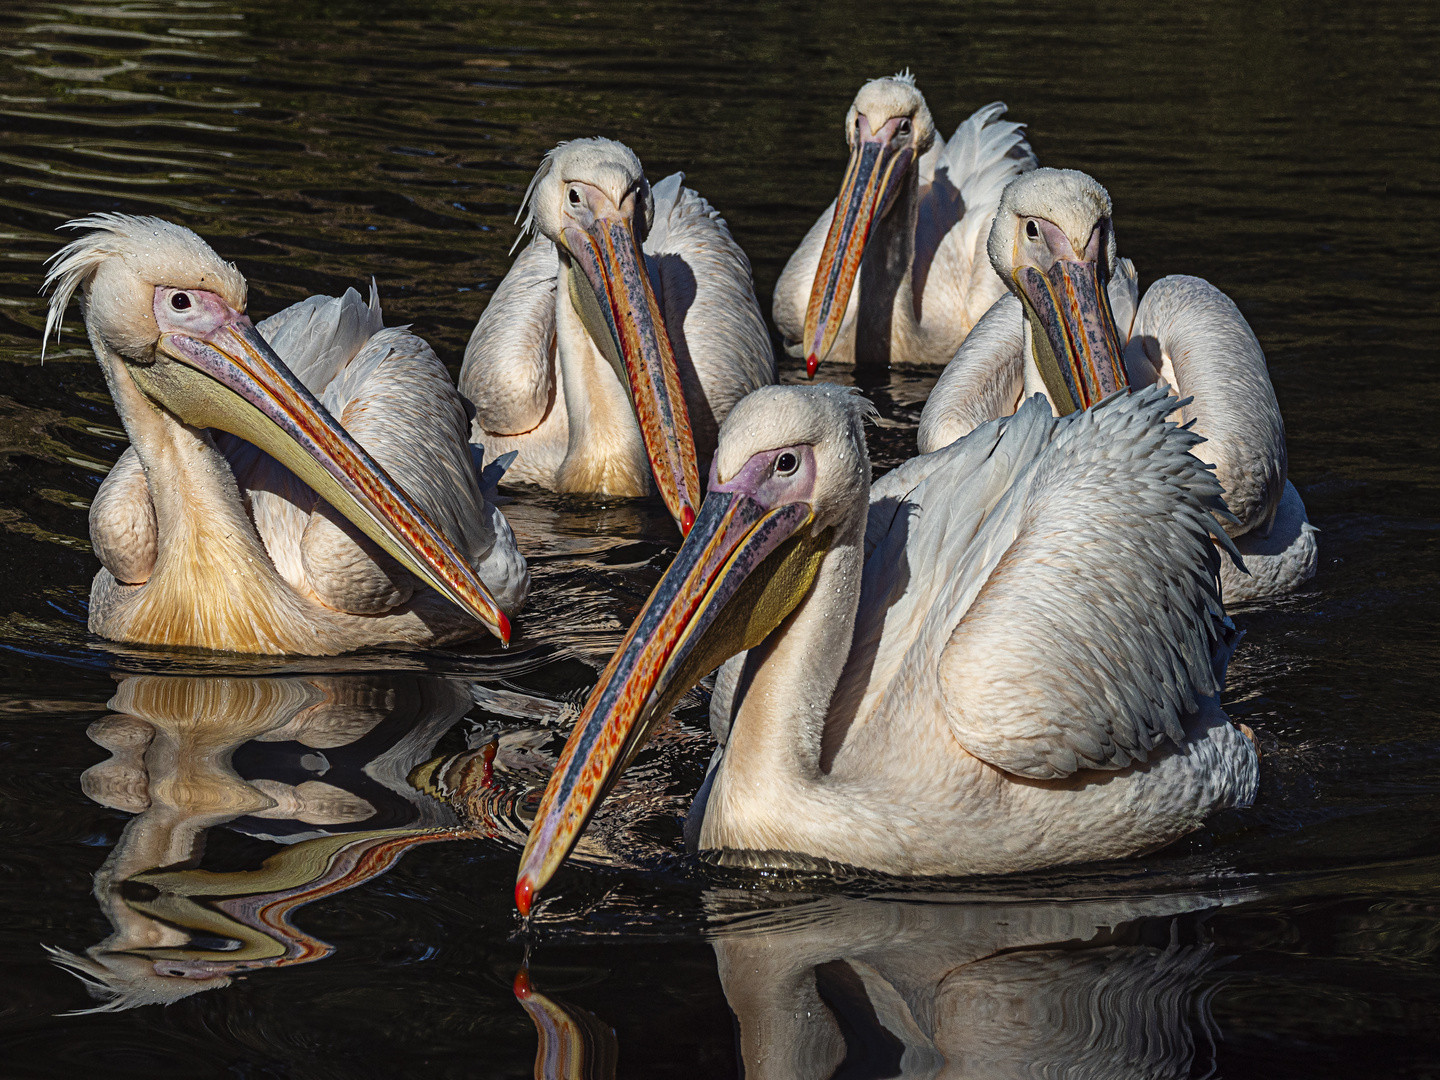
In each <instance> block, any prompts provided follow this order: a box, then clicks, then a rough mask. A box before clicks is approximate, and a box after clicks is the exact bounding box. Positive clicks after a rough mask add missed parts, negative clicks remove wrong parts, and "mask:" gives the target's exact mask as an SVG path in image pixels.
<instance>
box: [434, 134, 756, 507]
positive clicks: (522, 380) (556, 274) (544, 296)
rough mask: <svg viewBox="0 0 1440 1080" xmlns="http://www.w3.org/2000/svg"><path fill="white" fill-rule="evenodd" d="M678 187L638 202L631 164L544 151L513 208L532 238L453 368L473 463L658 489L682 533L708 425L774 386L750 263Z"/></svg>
mask: <svg viewBox="0 0 1440 1080" xmlns="http://www.w3.org/2000/svg"><path fill="white" fill-rule="evenodd" d="M683 180H684V174H683V173H675V174H674V175H672V176H668V177H666V178H665V179H664V180H662V181H660V183H659V184H657V185H655V188H654V189H653V191H652V189H651V187H650V183H649V181H648V180H647V179H646V178H645V172H644V170H643V169H642V168H641V165H640V159H639V158H637V157H636V156H635V154H634V152H633V151H631V150H630V149H629V147H627V146H624V145H622V144H621V143H618V142H614V141H612V140H610V139H576V140H575V141H573V142H566V143H561V144H560V145H559V146H557V147H556V148H555V149H554V150H551V151H550V152H549V153H548V154H546V155H545V160H544V162H543V163H542V164H541V166H540V169H539V171H538V172H536V174H535V178H534V179H533V180H532V181H531V182H530V188H529V190H528V191H527V192H526V196H525V203H526V206H528V207H529V216H528V217H527V218H526V220H525V232H532V231H533V233H534V234H535V235H534V238H533V239H532V240H531V242H530V244H529V245H528V246H527V247H526V248H525V250H524V251H522V252H521V253H520V256H519V258H517V259H516V260H515V265H514V266H512V267H511V268H510V272H509V273H508V274H507V275H506V276H505V280H504V281H502V282H501V283H500V287H499V288H498V289H497V290H496V291H495V297H494V299H492V300H491V301H490V305H489V306H488V307H487V308H486V309H485V312H484V314H483V315H481V316H480V321H479V322H478V323H477V324H476V326H475V332H474V334H473V335H472V336H471V338H470V344H469V346H468V347H467V348H466V350H465V362H464V365H463V366H462V367H461V369H460V392H461V393H462V394H464V395H465V396H466V397H467V398H468V399H469V400H470V401H471V402H472V403H473V404H474V406H475V420H474V427H473V431H474V436H473V437H474V439H475V441H476V442H478V443H481V444H483V445H484V448H485V453H486V455H487V457H495V456H499V455H501V454H506V453H509V452H510V451H514V452H515V453H516V454H517V457H516V459H515V462H514V464H513V465H512V466H511V468H510V470H509V472H508V474H507V477H508V479H509V480H512V481H519V482H525V483H532V484H537V485H539V486H540V487H544V488H549V489H551V490H553V491H561V492H590V493H597V494H604V495H623V496H641V495H646V494H649V493H650V492H652V491H654V490H655V489H657V488H658V489H659V493H660V495H661V497H662V498H663V499H664V500H665V505H666V507H667V508H668V509H669V510H670V513H671V515H672V516H673V517H674V518H675V520H676V521H678V522H679V523H680V526H681V529H682V531H683V530H685V529H688V528H689V527H690V523H691V522H692V521H694V519H695V513H696V511H697V509H698V508H699V506H700V499H701V494H702V493H701V489H700V479H699V478H700V468H701V467H702V465H703V463H704V462H706V461H708V459H709V457H710V455H711V454H712V453H713V452H714V450H715V433H716V431H717V430H718V428H719V424H720V422H721V421H722V420H724V419H725V417H726V415H727V414H728V413H729V412H730V409H731V408H732V407H733V406H734V405H735V402H737V401H739V400H740V399H741V398H742V397H744V396H745V395H746V394H748V393H749V392H750V391H752V390H755V389H757V388H758V387H761V386H765V385H768V384H770V383H773V382H774V381H775V357H774V353H773V351H772V350H771V347H770V336H769V333H768V331H767V330H766V328H765V319H764V317H763V316H762V315H761V314H760V307H759V305H758V304H757V302H756V300H755V287H754V284H753V283H752V281H751V279H750V262H749V260H748V259H746V257H745V253H744V252H743V251H741V250H740V246H739V245H738V244H736V243H735V241H734V239H733V238H732V237H731V236H730V232H729V230H728V229H727V228H726V227H725V222H724V221H723V220H722V219H721V217H720V215H719V214H717V213H716V212H715V211H714V210H713V209H711V207H710V204H709V203H707V202H706V201H705V200H704V199H702V198H701V197H700V196H699V195H697V194H696V193H695V192H694V191H691V190H690V189H689V188H687V187H684V186H683V185H682V181H683ZM522 212H523V208H522ZM521 235H522V238H523V236H524V233H523V232H522V234H521ZM697 452H698V455H699V463H697V456H696V455H697ZM652 475H653V480H652Z"/></svg>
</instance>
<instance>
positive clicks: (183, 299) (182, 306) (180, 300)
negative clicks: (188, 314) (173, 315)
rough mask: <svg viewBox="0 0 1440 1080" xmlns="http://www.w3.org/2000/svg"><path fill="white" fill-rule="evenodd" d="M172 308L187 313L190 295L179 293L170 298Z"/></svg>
mask: <svg viewBox="0 0 1440 1080" xmlns="http://www.w3.org/2000/svg"><path fill="white" fill-rule="evenodd" d="M170 306H171V307H172V308H174V309H175V310H176V311H186V310H188V309H189V307H190V294H189V293H183V292H177V293H175V294H174V295H173V296H171V297H170Z"/></svg>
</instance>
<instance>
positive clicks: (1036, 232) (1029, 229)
mask: <svg viewBox="0 0 1440 1080" xmlns="http://www.w3.org/2000/svg"><path fill="white" fill-rule="evenodd" d="M1025 235H1026V236H1028V237H1029V238H1030V239H1031V240H1039V239H1040V226H1039V225H1036V224H1035V222H1033V221H1027V222H1025Z"/></svg>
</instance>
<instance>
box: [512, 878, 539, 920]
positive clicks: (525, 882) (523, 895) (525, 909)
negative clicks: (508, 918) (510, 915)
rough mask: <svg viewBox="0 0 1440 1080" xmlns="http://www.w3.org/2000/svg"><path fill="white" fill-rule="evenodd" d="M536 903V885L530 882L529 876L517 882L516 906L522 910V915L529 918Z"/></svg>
mask: <svg viewBox="0 0 1440 1080" xmlns="http://www.w3.org/2000/svg"><path fill="white" fill-rule="evenodd" d="M534 902H535V883H534V882H533V881H531V880H530V876H529V875H528V874H527V875H526V876H525V877H522V878H521V879H520V880H519V881H517V882H515V906H516V907H517V908H519V909H520V914H521V915H525V916H528V915H529V914H530V905H531V904H533V903H534Z"/></svg>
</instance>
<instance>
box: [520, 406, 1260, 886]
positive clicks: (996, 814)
mask: <svg viewBox="0 0 1440 1080" xmlns="http://www.w3.org/2000/svg"><path fill="white" fill-rule="evenodd" d="M1173 408H1174V402H1173V400H1172V399H1170V398H1169V397H1168V396H1167V395H1166V393H1165V392H1164V389H1163V388H1161V387H1150V388H1147V389H1145V390H1142V391H1140V392H1138V393H1135V394H1133V395H1128V396H1123V395H1121V396H1115V397H1113V398H1111V399H1110V400H1109V401H1107V402H1105V403H1104V404H1102V405H1100V406H1098V407H1094V408H1091V409H1087V410H1085V411H1083V412H1077V413H1074V414H1072V415H1070V416H1067V417H1064V418H1056V417H1054V416H1052V415H1051V411H1050V409H1049V407H1048V405H1047V404H1046V403H1045V402H1044V401H1043V400H1040V399H1035V400H1032V401H1030V402H1028V403H1027V404H1026V405H1025V406H1024V407H1023V408H1022V409H1021V410H1020V411H1019V412H1018V413H1017V414H1016V415H1015V416H1013V417H1010V418H1007V419H1004V420H999V421H992V422H990V423H988V424H986V425H984V426H982V427H981V428H979V429H978V430H977V431H975V432H974V433H972V434H971V435H970V436H968V437H967V438H965V439H962V440H959V441H957V442H955V443H953V444H951V445H950V446H948V447H946V448H945V449H943V450H940V451H937V452H935V453H932V454H928V455H924V456H922V457H918V458H914V459H912V460H911V461H909V462H907V463H906V464H905V465H902V466H901V467H900V468H898V469H896V470H894V471H892V472H891V473H889V474H887V475H886V476H885V477H884V478H883V479H882V480H880V481H879V483H877V484H875V485H874V486H873V487H872V486H871V484H870V463H869V458H868V455H867V452H866V446H865V438H864V433H863V430H862V422H863V420H864V418H865V415H866V408H865V403H864V402H863V399H860V398H858V397H856V396H853V394H851V393H848V392H846V391H844V390H842V389H841V388H839V387H828V388H827V387H810V388H803V387H772V388H768V389H766V390H762V391H759V392H757V393H755V394H752V395H751V396H750V397H748V398H746V399H745V400H744V401H743V402H741V404H740V405H739V406H737V407H736V409H735V410H734V412H732V413H731V415H730V417H729V419H728V420H727V421H726V423H725V426H724V427H723V428H722V430H721V435H720V442H719V449H718V450H717V452H716V456H715V462H714V465H713V466H712V470H711V476H710V485H709V491H710V494H709V495H708V496H707V497H706V500H705V504H704V506H703V507H702V509H701V513H700V516H699V518H697V520H696V523H695V527H694V528H693V529H692V530H691V532H690V535H689V537H687V539H686V541H685V543H684V545H683V546H682V547H681V550H680V552H679V553H678V554H677V555H676V557H675V561H674V562H673V563H672V565H671V567H670V568H669V570H667V571H666V573H665V575H664V577H663V578H662V579H661V580H660V582H659V584H658V585H657V586H656V587H655V590H654V592H653V593H652V594H651V596H650V599H649V600H648V601H647V603H646V606H645V607H644V608H643V609H642V610H641V613H640V615H639V616H638V617H637V618H636V620H635V623H634V625H633V626H632V627H631V629H630V632H629V634H628V635H627V637H626V638H625V640H624V641H623V642H622V644H621V646H620V648H619V650H618V651H617V652H616V654H615V656H614V658H613V659H612V660H611V662H610V664H609V666H607V668H606V669H605V671H604V672H603V673H602V675H601V678H600V682H599V683H598V685H597V686H596V688H595V690H594V691H593V693H592V694H591V696H590V698H589V700H588V702H587V704H586V707H585V709H584V710H583V711H582V713H581V715H580V718H579V719H578V720H577V722H576V726H575V729H574V731H573V732H572V734H571V736H570V739H569V741H568V742H567V744H566V746H565V749H564V751H563V752H562V754H561V757H560V760H559V763H558V764H557V766H556V769H555V772H554V774H553V775H552V777H551V779H550V782H549V785H548V786H547V788H546V791H545V795H544V797H543V799H542V801H541V804H540V808H539V810H538V812H537V815H536V819H535V824H534V826H533V828H532V830H531V833H530V839H529V841H528V843H527V845H526V849H525V854H524V856H523V857H522V860H521V865H520V874H519V879H518V882H517V887H516V900H517V903H518V905H519V907H520V909H521V910H522V911H526V910H528V908H529V906H530V905H531V903H532V902H533V900H534V897H535V894H536V892H538V890H539V889H540V888H541V887H542V886H543V885H544V884H545V882H546V881H548V880H549V878H550V876H551V875H552V874H553V873H554V870H555V869H556V867H558V865H559V864H560V862H561V861H562V860H563V858H564V857H565V855H566V853H567V852H568V851H569V850H570V847H571V846H572V845H573V844H574V842H575V838H576V837H577V836H578V835H579V832H580V830H581V829H582V828H583V827H584V824H585V822H586V821H587V819H588V817H589V815H590V814H591V813H592V811H593V809H594V807H595V805H596V804H597V802H598V801H599V800H600V799H601V798H602V797H603V796H604V794H605V792H606V790H607V789H608V786H609V785H610V784H611V783H612V782H613V780H614V778H615V776H616V775H617V774H618V772H619V771H620V770H621V769H622V768H623V767H624V766H625V764H626V763H627V762H628V761H629V760H630V759H631V758H632V757H633V756H634V754H635V752H636V751H637V750H638V749H639V747H640V745H642V743H643V741H644V739H645V737H646V734H647V733H648V731H649V730H650V728H651V726H652V725H653V724H654V723H655V722H656V721H657V720H658V719H659V718H660V717H663V716H664V715H665V714H666V713H667V712H668V710H669V708H670V707H671V706H672V705H673V703H674V702H675V701H676V700H677V698H678V696H679V694H681V693H682V692H683V691H684V690H685V689H687V688H689V687H691V686H693V685H694V684H695V683H696V682H698V681H699V680H700V679H701V678H702V677H703V676H704V675H705V674H706V673H708V672H710V671H712V670H714V669H715V668H716V666H717V665H719V664H722V663H724V667H722V668H721V669H720V674H719V677H718V678H717V682H716V688H715V693H714V696H713V697H712V701H711V722H712V726H713V727H714V729H715V732H716V737H717V740H718V741H719V742H720V744H721V749H720V751H718V752H717V754H716V757H715V760H714V761H713V762H712V764H711V767H710V772H709V775H708V776H707V778H706V781H705V783H704V785H703V786H702V788H701V791H700V793H699V795H698V796H697V797H696V800H695V804H694V807H693V808H692V810H691V821H690V823H689V825H688V827H687V832H689V833H690V834H691V835H693V836H694V837H695V839H696V841H697V843H698V846H699V847H700V848H701V849H706V850H716V851H721V852H727V851H730V852H733V851H742V852H751V853H759V854H758V855H757V856H755V858H758V859H759V860H760V861H761V862H762V863H764V862H767V861H774V862H776V863H779V864H784V863H786V862H788V861H789V860H792V859H793V858H794V855H793V854H787V853H799V855H800V856H802V857H804V858H808V859H810V860H820V861H822V862H830V863H841V864H848V865H852V866H858V867H864V868H867V869H870V870H876V871H881V872H885V873H890V874H903V875H955V874H992V873H1006V872H1011V871H1020V870H1033V869H1038V868H1043V867H1050V866H1056V865H1061V864H1066V863H1077V862H1085V861H1091V860H1098V859H1110V858H1118V857H1122V856H1128V855H1133V854H1136V853H1140V852H1145V851H1149V850H1152V849H1155V848H1158V847H1161V846H1163V845H1165V844H1167V843H1169V842H1171V841H1173V840H1175V839H1176V838H1177V837H1180V836H1183V835H1184V834H1185V833H1188V832H1190V831H1191V830H1193V829H1195V828H1197V827H1199V825H1200V823H1201V822H1202V821H1203V820H1204V818H1205V817H1206V815H1208V814H1210V813H1212V812H1213V811H1216V810H1220V809H1223V808H1226V807H1243V806H1246V805H1248V804H1249V803H1250V801H1251V800H1252V799H1253V797H1254V794H1255V789H1256V783H1257V777H1258V758H1257V755H1256V751H1255V749H1254V746H1253V744H1252V742H1251V741H1250V739H1249V738H1247V737H1246V735H1245V734H1243V733H1242V732H1240V731H1239V730H1237V729H1236V728H1235V726H1234V725H1232V724H1231V723H1230V721H1229V719H1228V718H1227V717H1226V716H1225V713H1224V712H1223V711H1222V710H1221V708H1220V705H1219V693H1220V690H1221V688H1222V683H1223V676H1224V668H1225V664H1226V662H1227V660H1228V657H1229V652H1230V650H1231V647H1232V640H1233V631H1232V630H1231V628H1230V626H1229V623H1228V622H1227V620H1226V619H1225V617H1224V615H1223V612H1222V611H1221V608H1220V603H1219V596H1218V585H1217V581H1216V573H1217V568H1218V562H1219V554H1218V550H1217V547H1216V545H1215V544H1214V543H1212V542H1211V537H1212V536H1213V537H1214V538H1215V539H1216V540H1218V542H1219V543H1220V544H1222V545H1229V539H1228V538H1227V537H1226V535H1225V533H1224V531H1223V530H1222V529H1221V528H1220V526H1219V523H1218V522H1217V521H1216V520H1215V515H1216V514H1217V513H1223V512H1224V511H1223V501H1222V500H1221V498H1220V492H1219V485H1218V484H1217V483H1216V482H1215V478H1214V475H1213V473H1212V472H1211V471H1210V470H1209V469H1207V468H1206V467H1205V466H1204V465H1203V464H1202V463H1201V462H1200V461H1199V460H1197V459H1196V458H1195V457H1194V456H1193V455H1192V454H1191V453H1190V450H1191V448H1192V447H1193V446H1194V445H1195V444H1196V442H1197V441H1198V439H1197V436H1195V435H1194V434H1192V433H1191V432H1189V431H1186V430H1184V429H1181V428H1179V427H1177V426H1176V425H1174V424H1172V423H1168V422H1166V421H1165V420H1164V417H1165V415H1166V414H1167V413H1168V412H1169V411H1170V410H1171V409H1173Z"/></svg>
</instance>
